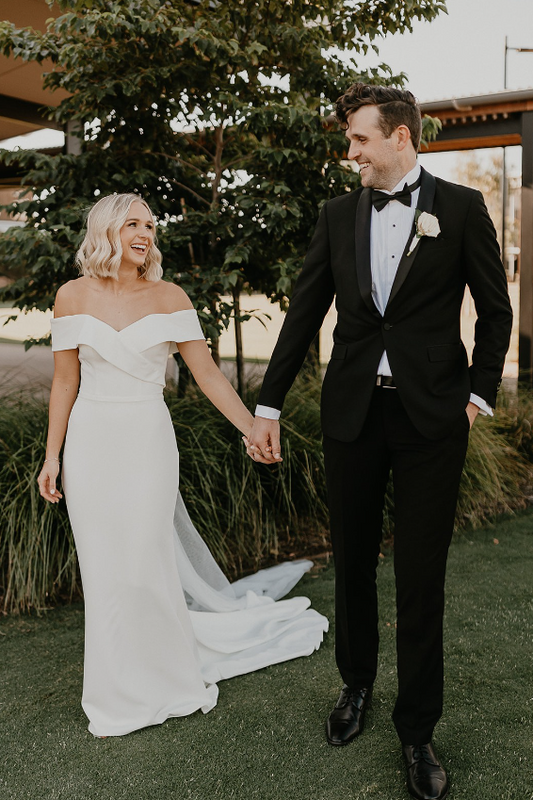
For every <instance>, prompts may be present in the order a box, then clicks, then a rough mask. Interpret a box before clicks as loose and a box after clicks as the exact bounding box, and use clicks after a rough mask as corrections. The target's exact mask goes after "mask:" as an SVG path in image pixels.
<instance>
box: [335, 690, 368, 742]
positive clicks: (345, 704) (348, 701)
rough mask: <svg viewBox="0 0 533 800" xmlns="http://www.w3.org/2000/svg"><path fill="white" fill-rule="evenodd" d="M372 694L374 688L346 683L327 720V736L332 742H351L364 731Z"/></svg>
mask: <svg viewBox="0 0 533 800" xmlns="http://www.w3.org/2000/svg"><path fill="white" fill-rule="evenodd" d="M371 696H372V688H368V689H350V687H349V686H346V684H345V685H344V687H343V689H342V692H341V693H340V697H339V699H338V700H337V705H336V706H335V708H334V709H333V711H332V712H331V714H330V715H329V717H328V719H327V722H326V736H327V739H328V742H329V743H330V744H333V745H336V746H337V747H340V746H342V745H345V744H350V742H351V741H352V740H353V739H355V737H356V736H359V734H360V733H362V731H363V725H364V721H365V712H366V709H367V707H368V704H369V702H370V698H371Z"/></svg>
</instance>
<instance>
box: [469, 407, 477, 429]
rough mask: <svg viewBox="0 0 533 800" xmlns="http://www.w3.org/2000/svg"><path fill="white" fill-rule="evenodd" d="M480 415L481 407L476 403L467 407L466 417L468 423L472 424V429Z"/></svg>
mask: <svg viewBox="0 0 533 800" xmlns="http://www.w3.org/2000/svg"><path fill="white" fill-rule="evenodd" d="M478 414H479V406H476V404H475V403H469V404H468V405H467V407H466V415H467V417H468V421H469V422H470V428H472V425H473V424H474V422H475V421H476V417H477V415H478Z"/></svg>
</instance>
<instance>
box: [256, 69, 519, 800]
mask: <svg viewBox="0 0 533 800" xmlns="http://www.w3.org/2000/svg"><path fill="white" fill-rule="evenodd" d="M336 113H337V119H338V121H339V123H340V125H341V127H342V128H343V130H345V132H346V137H347V139H348V142H349V151H348V158H349V159H352V160H355V161H356V162H357V164H358V165H359V169H360V173H361V183H362V187H361V188H360V189H358V190H357V191H354V192H351V193H346V194H344V195H342V196H341V197H337V198H335V199H333V200H331V201H330V202H328V203H326V204H325V206H324V207H323V209H322V211H321V214H320V218H319V220H318V224H317V227H316V230H315V234H314V236H313V239H312V241H311V245H310V248H309V251H308V253H307V257H306V259H305V262H304V266H303V269H302V272H301V275H300V277H299V279H298V281H297V284H296V287H295V290H294V293H293V295H292V298H291V302H290V308H289V311H288V313H287V316H286V319H285V322H284V325H283V328H282V331H281V333H280V336H279V339H278V342H277V344H276V347H275V349H274V352H273V355H272V359H271V362H270V365H269V367H268V370H267V372H266V375H265V379H264V383H263V386H262V389H261V393H260V396H259V405H258V407H257V409H256V419H255V422H254V426H253V429H252V432H251V434H250V437H249V445H248V452H249V454H250V455H251V456H252V457H253V458H254V459H255V460H257V461H260V462H263V463H269V462H275V461H277V460H279V459H280V458H281V456H280V444H279V423H278V421H277V419H278V418H279V416H280V410H281V408H282V406H283V401H284V399H285V395H286V394H287V391H288V390H289V388H290V387H291V384H292V383H293V381H294V379H295V377H296V374H297V373H298V370H299V368H300V366H301V364H302V362H303V360H304V358H305V355H306V353H307V350H308V347H309V345H310V343H311V342H312V340H313V338H314V337H315V335H316V333H317V331H318V330H319V328H320V326H321V324H322V321H323V319H324V316H325V314H326V313H327V311H328V309H329V307H330V305H331V303H332V301H333V298H334V297H335V298H336V308H337V312H338V321H337V326H336V328H335V332H334V346H333V351H332V354H331V360H330V363H329V365H328V369H327V372H326V376H325V379H324V385H323V391H322V428H323V434H324V455H325V467H326V481H327V489H328V501H329V509H330V516H331V536H332V543H333V552H334V559H335V579H336V587H335V618H336V659H337V665H338V668H339V671H340V674H341V677H342V679H343V681H344V687H343V689H342V691H341V694H340V697H339V700H338V702H337V704H336V706H335V708H334V709H333V711H332V712H331V714H330V716H329V718H328V720H327V724H326V733H327V738H328V741H329V743H330V744H332V745H346V744H348V743H349V742H351V741H352V740H353V739H354V738H355V737H356V736H358V735H359V734H360V733H361V731H362V729H363V722H364V715H365V711H366V709H367V707H368V704H369V701H370V698H371V694H372V685H373V683H374V679H375V677H376V670H377V656H378V613H377V593H376V567H377V563H378V555H379V551H380V540H381V533H382V519H383V503H384V496H385V491H386V487H387V482H388V479H389V474H390V472H391V471H392V479H393V484H394V504H395V515H394V516H395V534H394V566H395V575H396V590H397V657H398V695H397V700H396V705H395V708H394V713H393V720H394V724H395V726H396V729H397V732H398V735H399V737H400V740H401V743H402V746H403V753H404V757H405V761H406V766H407V785H408V789H409V791H410V793H411V794H412V796H413V797H416V798H419V799H420V800H439V799H440V798H443V797H445V796H446V794H447V792H448V781H447V777H446V773H445V771H444V769H443V767H442V766H441V764H440V763H439V761H438V759H437V757H436V755H435V752H434V750H433V746H432V742H431V739H432V734H433V729H434V727H435V725H436V723H437V721H438V719H439V717H440V715H441V712H442V695H443V652H442V650H443V648H442V621H443V611H444V577H445V569H446V558H447V552H448V547H449V544H450V540H451V536H452V531H453V524H454V515H455V507H456V501H457V494H458V488H459V480H460V477H461V471H462V467H463V463H464V459H465V454H466V448H467V443H468V434H469V430H470V427H471V426H472V424H473V423H474V420H475V418H476V415H477V414H478V413H479V412H480V411H481V413H484V414H492V408H493V407H494V405H495V402H496V392H497V390H498V386H499V384H500V379H501V374H502V369H503V364H504V358H505V354H506V352H507V348H508V344H509V336H510V331H511V318H512V313H511V308H510V304H509V298H508V294H507V285H506V280H505V273H504V270H503V267H502V263H501V261H500V255H499V249H498V244H497V242H496V236H495V232H494V227H493V225H492V222H491V220H490V217H489V215H488V213H487V210H486V207H485V204H484V202H483V198H482V196H481V194H480V193H479V192H477V191H474V190H473V189H468V188H465V187H463V186H457V185H454V184H451V183H447V182H446V181H443V180H440V179H439V178H434V177H433V176H432V175H430V174H429V173H428V172H426V171H425V170H424V169H421V167H420V166H419V164H418V163H417V151H418V146H419V142H420V134H421V115H420V109H419V107H418V105H417V103H416V100H415V98H414V97H413V95H412V94H411V93H410V92H407V91H401V90H399V89H394V88H388V87H380V86H369V85H365V84H361V83H357V84H355V85H354V86H351V87H350V88H349V89H348V91H347V92H346V93H345V94H344V95H342V97H340V98H339V100H338V101H337V107H336ZM466 285H468V286H469V288H470V291H471V293H472V296H473V298H474V301H475V305H476V310H477V315H478V319H477V323H476V329H475V348H474V352H473V356H472V365H471V366H470V367H469V366H468V363H467V356H466V353H465V348H464V346H463V343H462V341H461V334H460V310H461V302H462V299H463V294H464V291H465V286H466ZM451 688H452V690H453V687H451Z"/></svg>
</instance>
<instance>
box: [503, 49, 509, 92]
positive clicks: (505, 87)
mask: <svg viewBox="0 0 533 800" xmlns="http://www.w3.org/2000/svg"><path fill="white" fill-rule="evenodd" d="M508 50H509V48H508V46H507V36H506V37H505V52H504V56H503V88H504V90H505V89H507V51H508Z"/></svg>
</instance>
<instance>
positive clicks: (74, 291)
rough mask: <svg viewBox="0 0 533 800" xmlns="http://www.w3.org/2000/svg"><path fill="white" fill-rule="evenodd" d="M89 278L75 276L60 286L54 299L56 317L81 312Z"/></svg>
mask: <svg viewBox="0 0 533 800" xmlns="http://www.w3.org/2000/svg"><path fill="white" fill-rule="evenodd" d="M89 280H90V278H87V277H81V278H75V279H74V280H72V281H68V282H67V283H64V284H63V285H62V286H60V287H59V289H58V290H57V292H56V296H55V301H54V317H68V316H70V315H71V314H79V313H81V312H80V309H81V307H82V304H83V300H84V298H85V297H86V294H87V290H88V286H87V282H88V281H89Z"/></svg>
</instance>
